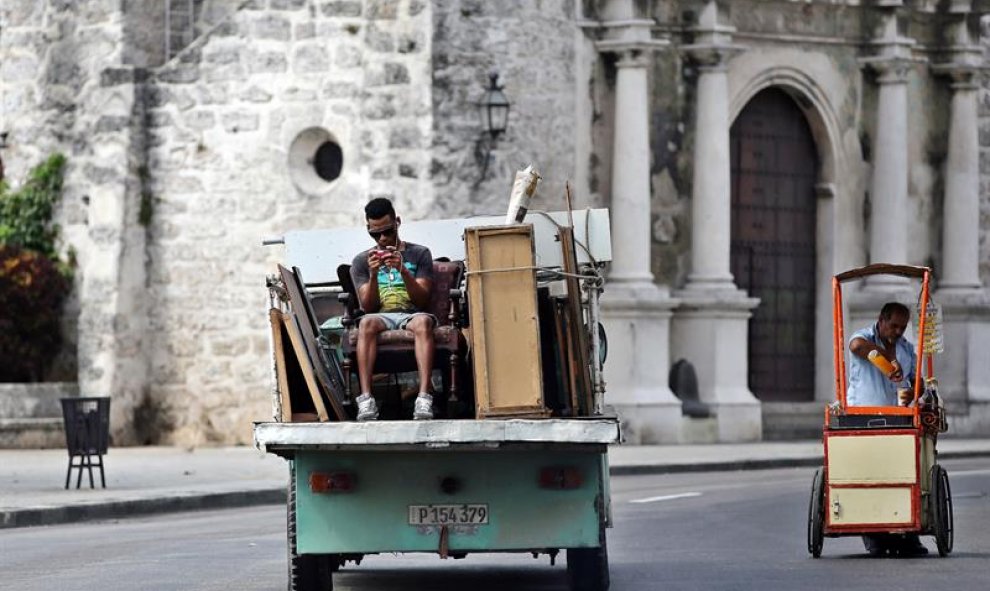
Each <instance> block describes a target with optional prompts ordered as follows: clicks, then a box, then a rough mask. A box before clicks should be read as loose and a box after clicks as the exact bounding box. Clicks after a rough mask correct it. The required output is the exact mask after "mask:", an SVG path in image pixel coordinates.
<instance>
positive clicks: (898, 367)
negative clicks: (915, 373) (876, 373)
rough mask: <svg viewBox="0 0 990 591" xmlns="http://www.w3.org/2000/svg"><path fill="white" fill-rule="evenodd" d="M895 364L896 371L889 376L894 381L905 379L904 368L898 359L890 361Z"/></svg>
mask: <svg viewBox="0 0 990 591" xmlns="http://www.w3.org/2000/svg"><path fill="white" fill-rule="evenodd" d="M890 364H891V365H893V366H894V371H893V373H891V374H890V375H889V376H887V378H888V379H889V380H890V381H892V382H899V381H901V380H903V379H904V370H903V369H901V364H900V363H898V362H897V361H896V360H895V361H891V362H890Z"/></svg>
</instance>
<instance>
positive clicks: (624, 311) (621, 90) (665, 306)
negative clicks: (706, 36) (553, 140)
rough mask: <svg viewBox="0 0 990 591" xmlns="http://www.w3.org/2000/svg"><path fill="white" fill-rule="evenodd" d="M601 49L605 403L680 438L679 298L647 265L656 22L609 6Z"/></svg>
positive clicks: (644, 426) (631, 434) (617, 0)
mask: <svg viewBox="0 0 990 591" xmlns="http://www.w3.org/2000/svg"><path fill="white" fill-rule="evenodd" d="M604 15H605V18H606V19H607V20H605V21H603V22H602V23H601V24H602V27H603V28H604V29H605V31H606V34H605V38H604V39H602V40H600V41H598V43H597V44H596V45H597V48H598V50H599V51H600V52H602V53H606V54H614V55H615V57H616V61H615V68H616V77H615V129H614V134H613V139H612V184H611V201H612V207H611V217H612V254H613V260H612V268H611V271H610V273H609V277H608V284H607V285H606V286H605V293H604V294H603V296H602V300H601V305H602V321H603V324H604V325H605V330H606V332H607V334H608V347H609V354H608V361H607V362H606V364H605V379H606V382H607V394H606V403H607V404H611V405H612V406H614V408H615V409H616V411H617V412H618V414H619V416H620V418H621V420H622V423H623V431H624V435H625V437H626V441H628V442H631V443H673V442H677V441H678V440H679V439H680V430H681V404H680V401H679V400H678V399H677V397H676V396H674V393H673V392H672V391H671V390H670V388H669V387H668V386H667V380H668V376H667V374H668V371H669V367H670V356H669V350H668V343H669V340H670V317H671V309H672V308H673V307H674V306H676V305H677V301H676V300H674V299H671V298H670V297H669V290H667V289H666V288H659V287H657V285H656V284H655V283H654V278H653V273H652V272H651V271H650V250H651V246H652V244H651V240H652V239H651V233H650V228H651V223H650V142H649V130H650V90H649V85H648V78H647V71H648V67H649V64H650V59H649V58H650V53H651V52H652V51H653V50H655V49H656V48H657V47H659V46H661V45H664V43H662V42H659V41H656V40H654V39H652V27H653V25H654V22H653V21H652V20H649V19H640V18H637V17H636V11H635V7H634V5H633V3H632V2H631V1H630V0H612V1H610V2H608V3H607V4H606V6H605V10H604Z"/></svg>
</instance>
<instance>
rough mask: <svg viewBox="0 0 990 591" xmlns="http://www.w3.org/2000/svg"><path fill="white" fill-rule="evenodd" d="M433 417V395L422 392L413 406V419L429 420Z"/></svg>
mask: <svg viewBox="0 0 990 591" xmlns="http://www.w3.org/2000/svg"><path fill="white" fill-rule="evenodd" d="M432 418H433V396H432V395H430V394H427V393H426V392H420V393H419V396H417V397H416V404H415V406H413V420H416V421H428V420H430V419H432Z"/></svg>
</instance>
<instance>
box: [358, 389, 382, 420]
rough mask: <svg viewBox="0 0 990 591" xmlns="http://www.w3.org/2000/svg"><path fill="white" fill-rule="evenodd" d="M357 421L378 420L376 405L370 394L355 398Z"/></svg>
mask: <svg viewBox="0 0 990 591" xmlns="http://www.w3.org/2000/svg"><path fill="white" fill-rule="evenodd" d="M357 405H358V413H357V420H359V421H374V420H377V419H378V403H376V402H375V397H374V396H372V395H371V394H362V395H360V396H358V397H357Z"/></svg>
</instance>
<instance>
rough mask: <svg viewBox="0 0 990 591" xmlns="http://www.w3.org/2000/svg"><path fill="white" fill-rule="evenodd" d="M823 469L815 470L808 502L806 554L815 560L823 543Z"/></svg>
mask: <svg viewBox="0 0 990 591" xmlns="http://www.w3.org/2000/svg"><path fill="white" fill-rule="evenodd" d="M824 527H825V469H824V468H819V469H817V470H815V478H814V480H812V482H811V500H810V501H809V502H808V552H809V553H810V554H811V555H812V556H813V557H815V558H819V557H820V556H821V555H822V544H823V543H824V541H825V535H824V533H823V530H824Z"/></svg>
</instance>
